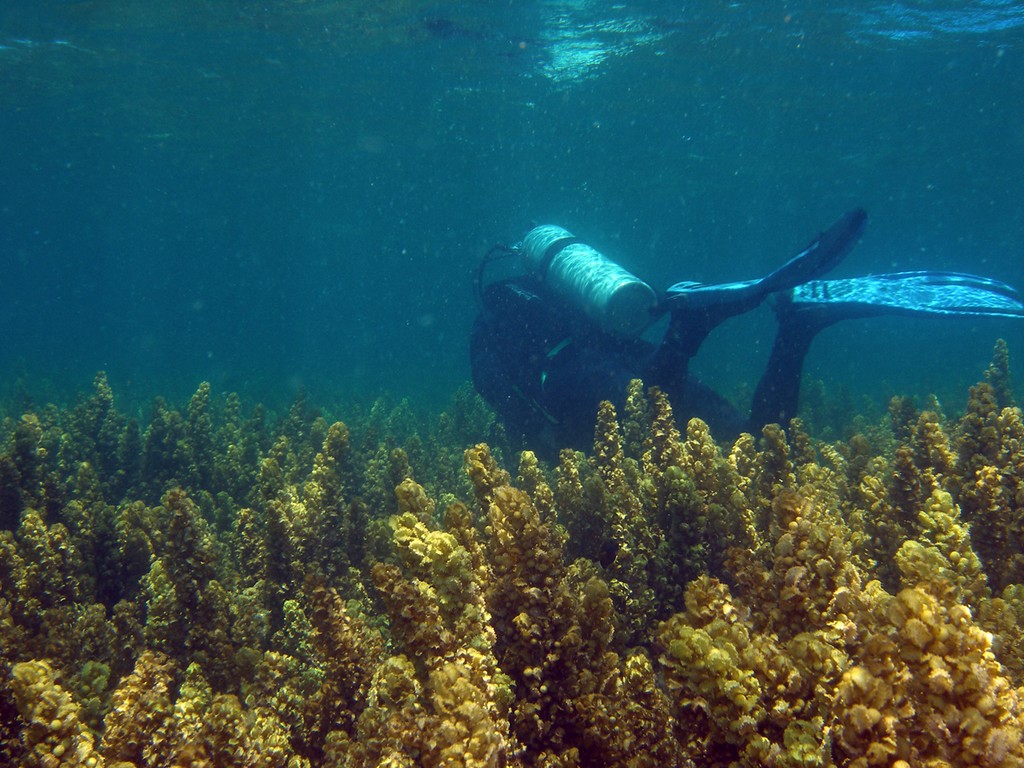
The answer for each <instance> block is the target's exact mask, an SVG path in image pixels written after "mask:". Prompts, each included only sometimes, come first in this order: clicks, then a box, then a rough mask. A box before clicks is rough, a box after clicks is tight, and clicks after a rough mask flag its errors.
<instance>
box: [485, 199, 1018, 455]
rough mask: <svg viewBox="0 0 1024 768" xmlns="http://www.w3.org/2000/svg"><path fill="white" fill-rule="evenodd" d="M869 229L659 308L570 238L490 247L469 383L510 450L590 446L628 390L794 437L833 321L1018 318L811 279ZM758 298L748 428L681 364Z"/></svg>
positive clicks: (1007, 306) (938, 285)
mask: <svg viewBox="0 0 1024 768" xmlns="http://www.w3.org/2000/svg"><path fill="white" fill-rule="evenodd" d="M866 222H867V214H866V213H865V212H864V211H863V210H860V209H857V210H853V211H851V212H849V213H847V214H846V215H844V216H842V217H841V218H840V219H839V220H838V221H837V222H835V223H834V224H833V225H832V226H831V227H829V228H828V229H827V230H826V231H825V232H823V233H822V234H820V235H818V237H816V238H814V240H812V241H811V243H810V245H808V246H807V247H806V248H804V249H803V250H802V251H800V252H799V253H798V254H796V255H795V256H794V257H793V258H791V259H790V260H789V261H787V262H786V263H785V264H783V265H782V266H781V267H779V268H778V269H776V270H775V271H773V272H771V273H770V274H768V275H767V276H765V277H762V278H760V279H758V280H748V281H744V282H736V283H722V284H713V285H709V284H704V283H697V282H681V283H676V284H675V285H673V286H671V287H670V288H668V289H667V290H666V291H665V293H664V295H663V296H661V297H660V298H659V297H658V296H657V295H656V294H655V292H654V290H653V289H652V288H651V287H650V286H649V285H647V283H645V282H643V281H642V280H640V279H639V278H637V277H635V276H634V275H632V274H630V273H629V272H627V271H626V270H625V269H623V268H622V267H620V266H619V265H617V264H616V263H614V262H613V261H611V260H610V259H608V258H607V257H605V256H604V255H603V254H601V253H600V252H598V251H597V250H595V249H594V248H592V247H591V246H589V245H587V244H586V243H583V242H581V241H580V240H579V239H578V238H576V237H575V236H573V235H572V234H571V233H570V232H568V231H566V230H564V229H562V228H561V227H557V226H552V225H543V226H539V227H535V228H534V229H532V230H531V231H530V232H529V233H528V234H527V235H526V237H525V238H524V239H523V241H522V242H521V243H518V244H516V245H514V246H511V247H509V246H495V247H494V248H492V249H491V250H490V251H488V253H487V254H486V255H485V256H484V258H483V260H482V261H481V263H480V266H479V268H478V270H477V273H476V277H475V281H474V282H475V286H474V287H475V290H476V294H477V299H478V302H479V305H480V312H479V315H478V316H477V318H476V321H475V323H474V326H473V331H472V337H471V339H470V358H471V364H472V373H473V383H474V385H475V387H476V389H477V391H478V392H479V393H480V394H481V395H482V396H483V398H484V399H485V400H486V401H487V402H488V403H489V404H490V405H491V407H493V408H494V409H495V411H497V412H498V414H499V415H500V416H501V417H502V419H503V420H504V422H505V426H506V428H507V430H508V433H509V436H510V437H511V438H512V440H513V441H520V440H521V441H522V442H523V444H525V445H527V446H529V447H530V448H531V449H534V450H537V451H538V452H539V453H542V454H546V455H554V453H555V452H556V451H557V450H558V449H560V448H566V447H572V448H580V449H583V448H587V447H589V446H590V445H591V444H592V442H593V429H594V422H595V416H596V413H597V408H598V405H599V404H600V402H601V401H602V400H609V399H610V400H616V399H621V398H622V396H623V395H624V394H625V391H626V387H627V385H628V383H629V381H630V379H633V378H640V379H642V380H643V381H644V384H645V385H647V386H657V387H659V388H660V389H662V390H663V391H664V392H665V393H666V394H667V395H668V397H669V400H670V402H671V403H672V407H673V409H674V410H675V413H676V415H677V418H678V419H679V420H680V421H681V422H683V423H685V421H687V420H688V419H689V418H691V417H693V416H697V417H699V418H701V419H703V420H704V421H705V422H707V423H708V425H709V426H710V427H711V429H712V431H713V433H714V434H715V435H716V436H718V437H719V438H724V437H735V436H737V435H739V433H740V432H744V431H746V432H752V433H755V434H756V433H757V432H758V431H759V430H760V428H761V427H763V426H764V425H765V424H768V423H771V422H777V423H780V424H782V425H784V426H785V425H788V423H789V420H790V419H791V418H792V417H793V416H795V415H796V412H797V402H798V398H799V393H800V377H801V372H802V369H803V362H804V358H805V357H806V355H807V352H808V350H809V349H810V346H811V342H812V341H813V340H814V338H815V336H816V335H817V334H818V333H819V332H820V331H821V330H822V329H824V328H826V327H828V326H830V325H832V324H833V323H835V322H838V321H840V320H844V319H850V318H859V317H872V316H877V315H883V314H911V315H939V316H984V317H1024V303H1022V301H1021V297H1020V296H1019V295H1018V293H1017V292H1016V291H1015V290H1014V289H1013V288H1012V287H1010V286H1009V285H1006V284H1004V283H1001V282H999V281H996V280H991V279H989V278H985V277H978V276H976V275H968V274H961V273H957V272H937V271H920V272H897V273H891V274H880V275H871V276H867V277H855V278H848V279H842V280H822V279H819V278H821V277H822V276H823V275H825V274H826V273H827V272H829V271H830V270H831V269H833V268H834V267H835V266H836V265H838V264H839V263H840V262H841V261H842V260H843V258H844V257H845V256H846V254H847V253H849V252H850V250H851V249H852V248H853V246H854V245H856V243H857V241H858V240H859V239H860V236H861V233H862V232H863V230H864V226H865V224H866ZM506 257H512V258H514V259H515V264H516V270H514V272H515V274H513V276H511V277H504V278H501V279H498V280H494V281H491V282H488V280H487V279H486V278H487V275H486V271H487V269H488V267H490V266H491V265H492V264H494V262H495V261H496V260H498V259H502V258H506ZM766 299H767V300H770V301H771V303H772V306H773V308H774V310H775V316H776V319H777V322H778V329H777V331H776V335H775V340H774V342H773V345H772V350H771V353H770V355H769V358H768V363H767V365H766V367H765V371H764V373H763V374H762V376H761V379H760V381H759V382H758V384H757V387H756V389H755V391H754V396H753V402H752V404H751V408H750V413H749V415H748V416H746V417H744V416H743V415H742V414H740V413H739V412H738V411H737V409H736V408H735V407H734V406H733V405H732V404H731V403H729V401H727V400H726V399H725V398H724V397H722V396H721V395H719V394H718V393H716V392H715V391H714V390H712V389H711V388H709V387H708V386H706V385H705V384H703V383H702V382H700V381H698V380H697V379H696V378H695V377H694V376H693V375H692V374H691V373H690V372H689V370H688V369H689V363H690V361H691V360H692V359H693V357H694V356H695V355H696V354H697V352H698V350H699V349H700V347H701V344H703V342H704V340H705V339H706V338H707V337H708V335H709V334H710V333H711V332H712V331H713V330H714V329H715V328H716V327H718V326H719V325H720V324H721V323H723V322H724V321H725V320H727V319H729V318H730V317H734V316H736V315H739V314H742V313H745V312H748V311H750V310H752V309H754V308H755V307H757V306H758V305H760V304H761V303H762V302H764V301H765V300H766ZM666 314H667V315H668V325H667V329H666V330H665V333H664V336H663V337H662V338H661V341H660V343H654V342H651V341H648V340H647V339H645V338H644V337H643V335H642V334H643V332H644V331H645V330H646V329H648V328H649V327H650V326H651V325H652V324H653V323H655V321H657V320H658V319H659V318H662V317H664V316H665V315H666ZM648 335H649V334H648Z"/></svg>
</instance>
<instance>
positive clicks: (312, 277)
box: [0, 0, 1024, 407]
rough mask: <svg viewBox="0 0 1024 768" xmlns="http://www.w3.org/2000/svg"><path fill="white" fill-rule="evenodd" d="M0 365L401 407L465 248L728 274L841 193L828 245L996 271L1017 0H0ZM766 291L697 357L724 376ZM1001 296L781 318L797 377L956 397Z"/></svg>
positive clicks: (445, 318) (883, 264)
mask: <svg viewBox="0 0 1024 768" xmlns="http://www.w3.org/2000/svg"><path fill="white" fill-rule="evenodd" d="M0 180H2V187H0V264H2V267H3V269H2V274H0V323H2V345H0V392H11V391H13V390H15V389H17V390H19V391H21V390H23V389H27V390H28V391H30V392H31V391H40V392H43V393H44V394H45V395H49V394H51V393H60V392H77V391H82V390H85V389H86V388H87V387H88V386H89V383H90V382H91V380H92V376H93V374H94V373H95V372H96V371H98V370H100V369H103V370H106V371H107V372H108V374H109V376H110V379H111V382H112V383H113V385H114V388H115V391H117V392H118V393H119V396H121V397H123V398H127V399H133V398H137V399H138V400H140V401H143V400H145V399H146V398H149V397H151V396H153V395H155V394H158V393H159V394H164V395H167V396H169V397H171V398H176V399H179V400H180V399H182V398H184V397H186V396H187V395H188V394H189V393H191V392H192V391H193V390H194V389H195V387H196V385H197V384H198V383H199V382H200V381H203V380H208V381H210V382H211V383H212V384H213V386H214V388H215V389H216V390H218V391H225V390H237V391H240V392H242V393H244V394H247V395H250V396H252V397H258V398H261V399H267V400H270V401H287V400H288V399H290V398H291V397H293V396H294V394H295V392H296V391H297V390H299V389H300V388H302V389H305V390H307V391H308V392H309V393H310V394H311V396H313V397H359V398H369V397H374V396H376V395H377V394H379V393H381V392H388V393H390V394H392V395H395V396H408V397H410V398H411V399H413V400H414V401H415V402H417V403H421V404H424V405H427V406H431V407H433V406H435V405H438V404H441V403H444V402H446V401H447V399H448V397H449V396H450V394H451V392H452V391H453V390H454V389H455V388H456V387H457V386H458V385H459V384H460V383H462V382H464V381H465V380H466V379H467V378H468V376H469V365H468V333H469V329H470V326H471V323H472V319H473V316H474V314H475V311H476V309H475V306H474V303H473V297H472V293H471V289H470V280H471V274H472V271H473V269H474V268H475V266H476V264H477V262H478V260H479V258H480V257H481V255H482V254H483V252H484V251H485V250H486V249H487V248H488V246H490V245H491V244H493V243H496V242H512V241H515V240H517V239H519V238H520V237H521V236H522V235H523V233H524V232H525V231H526V230H527V229H529V228H530V227H531V226H532V225H533V224H535V223H540V222H547V223H557V224H561V225H562V226H565V227H567V228H569V229H571V230H572V231H574V232H575V233H576V234H578V235H580V236H581V237H583V238H585V239H586V240H588V241H589V242H591V243H592V244H594V245H595V246H597V247H599V248H601V249H602V250H604V251H605V252H606V253H607V254H609V255H610V256H612V257H613V258H615V259H616V260H618V261H620V262H621V263H623V264H624V265H626V266H628V267H629V268H631V269H632V270H633V271H635V272H636V273H638V274H640V275H642V276H643V277H644V278H646V279H647V280H649V281H650V282H651V283H652V284H653V285H655V286H656V287H658V288H664V287H666V286H668V285H669V284H671V283H673V282H676V281H679V280H701V281H724V280H734V279H741V278H750V277H756V276H758V275H760V274H763V273H764V272H766V271H767V270H769V269H771V268H772V267H773V266H775V265H777V264H778V263H781V261H783V260H784V259H785V258H787V257H788V256H790V255H791V254H792V253H793V252H795V251H796V250H797V249H799V248H801V247H802V246H803V245H805V244H806V243H807V241H808V240H809V239H810V238H811V237H812V236H813V235H814V234H815V233H817V232H818V231H820V230H821V229H822V228H824V227H825V226H827V225H828V224H829V223H830V222H831V221H832V220H833V219H835V218H836V217H837V216H839V215H840V214H841V213H842V212H844V211H845V210H847V209H849V208H851V207H853V206H856V205H861V206H864V207H865V208H866V209H867V210H868V212H869V214H870V217H871V218H870V224H869V229H868V233H867V235H866V237H865V239H864V240H863V242H862V243H861V245H860V246H859V247H858V248H857V249H856V250H855V251H854V252H853V254H851V256H850V257H849V258H848V259H847V261H846V262H845V263H844V264H843V265H842V266H841V267H840V268H839V269H838V270H837V271H836V273H835V276H851V275H857V274H867V273H871V272H885V271H895V270H910V269H925V268H941V269H953V270H960V271H973V272H978V273H982V274H986V275H989V276H992V277H996V278H999V279H1002V280H1006V281H1009V282H1011V283H1013V284H1015V285H1016V286H1018V287H1022V288H1024V218H1022V213H1021V203H1022V202H1024V9H1022V7H1021V5H1020V4H1019V3H1010V2H977V1H976V2H958V3H939V2H921V1H920V0H917V1H915V2H906V3H874V2H850V3H832V2H810V1H809V0H802V1H801V2H793V3H745V2H732V3H723V2H702V3H685V4H684V3H679V2H675V3H668V2H660V1H659V2H653V1H652V2H640V3H622V4H613V3H598V2H583V1H580V2H544V1H537V2H477V3H447V4H444V3H419V2H411V1H408V2H386V1H385V2H326V1H320V0H306V1H305V2H301V1H299V0H293V1H290V2H283V1H281V0H267V1H266V2H230V1H224V2H198V1H193V2H181V1H180V0H172V1H171V2H159V3H157V2H141V1H138V0H121V1H117V2H107V1H104V0H88V1H82V2H54V1H53V0H31V1H29V0H7V2H4V3H3V4H2V6H0ZM771 328H772V321H771V315H770V313H769V311H768V310H767V309H761V310H759V311H758V312H756V313H753V314H752V315H751V316H750V317H746V318H743V319H740V320H736V321H733V322H731V323H729V324H728V325H726V326H725V327H723V328H722V329H720V330H719V331H718V333H717V334H716V336H715V337H714V338H713V339H712V340H711V341H710V342H709V344H708V346H707V347H706V349H705V351H704V353H703V354H702V357H701V360H700V361H699V371H700V373H701V374H702V375H704V376H705V377H706V378H707V379H708V380H709V381H710V382H712V383H715V384H716V385H718V386H719V387H721V388H722V389H723V390H724V391H726V392H730V393H733V392H735V393H740V392H742V391H743V390H744V388H745V387H749V386H750V383H751V382H753V381H755V380H756V377H757V375H758V373H759V369H760V365H761V364H762V363H763V361H764V358H765V356H766V354H767V348H768V345H769V344H770V340H771ZM1022 331H1024V328H1022V324H1021V323H1015V322H1013V321H987V320H986V321H977V320H955V321H953V320H916V319H915V320H907V319H894V318H888V319H881V320H871V321H864V322H858V323H848V324H846V325H843V326H839V327H836V328H833V329H830V330H828V331H826V332H825V333H824V334H823V335H822V336H821V337H820V338H819V339H818V341H817V342H816V345H815V347H814V349H813V352H812V355H811V358H810V360H809V361H808V374H809V375H810V376H812V377H816V378H821V379H824V380H825V382H826V385H827V386H828V387H829V388H830V389H834V390H839V389H846V390H849V391H850V392H852V393H854V394H867V395H870V396H872V397H877V398H881V397H885V396H887V395H889V394H892V393H896V392H906V393H911V394H921V393H926V392H937V393H938V394H939V395H940V397H942V398H953V399H955V400H957V401H959V402H955V403H954V404H953V405H954V407H956V406H958V405H960V403H961V402H962V401H963V399H964V398H965V397H966V389H965V387H966V386H967V384H969V383H970V382H973V381H975V380H977V378H978V376H979V374H980V371H981V370H982V369H983V368H984V367H985V365H986V364H987V362H988V360H989V358H990V356H991V350H992V343H993V341H994V340H995V339H996V338H997V337H1000V336H1002V337H1004V338H1006V339H1007V340H1008V341H1009V342H1010V350H1011V355H1015V358H1014V360H1015V362H1014V369H1015V373H1016V375H1017V377H1018V379H1017V380H1018V381H1021V380H1022V378H1021V376H1022V374H1021V371H1022V368H1021V362H1022V359H1024V348H1022V347H1024V345H1022V344H1021V342H1022V341H1024V332H1022Z"/></svg>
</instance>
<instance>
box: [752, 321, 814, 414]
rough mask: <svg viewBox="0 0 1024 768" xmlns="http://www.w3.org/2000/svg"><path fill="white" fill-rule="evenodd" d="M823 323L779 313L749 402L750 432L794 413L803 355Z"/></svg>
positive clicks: (798, 399) (805, 354)
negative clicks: (759, 375) (765, 361)
mask: <svg viewBox="0 0 1024 768" xmlns="http://www.w3.org/2000/svg"><path fill="white" fill-rule="evenodd" d="M826 325H830V323H821V322H815V321H814V320H812V319H810V318H800V317H797V316H795V315H793V314H792V313H790V314H788V315H787V314H785V313H780V315H779V327H778V330H777V331H776V333H775V342H774V343H773V344H772V351H771V355H770V356H769V357H768V364H767V365H766V366H765V370H764V373H763V374H762V375H761V380H760V381H759V382H758V383H757V389H755V390H754V399H753V401H752V402H751V405H750V420H749V429H750V431H751V432H752V433H754V434H756V433H758V432H760V430H761V428H762V427H763V426H764V425H765V424H772V423H777V424H782V425H783V426H786V425H788V424H789V421H790V419H792V418H793V417H794V416H796V412H797V406H798V405H799V402H800V380H801V377H802V375H803V367H804V359H805V358H806V357H807V353H808V351H809V350H810V348H811V342H812V341H814V337H815V336H817V335H818V332H819V331H820V330H821V329H822V328H824V327H825V326H826Z"/></svg>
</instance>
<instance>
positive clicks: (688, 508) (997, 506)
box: [0, 343, 1024, 768]
mask: <svg viewBox="0 0 1024 768" xmlns="http://www.w3.org/2000/svg"><path fill="white" fill-rule="evenodd" d="M409 424H410V421H409V418H408V414H407V413H406V412H404V411H403V409H401V408H399V409H395V410H390V411H387V410H385V409H382V408H373V409H370V410H368V411H367V412H365V413H357V414H356V415H355V418H353V419H351V420H350V425H349V426H346V425H345V424H342V423H340V422H335V423H329V422H328V421H327V420H326V419H324V418H323V417H321V416H319V415H317V414H316V413H315V412H313V411H311V410H310V409H309V408H308V406H307V405H306V404H305V403H303V402H302V401H298V402H297V403H296V405H295V407H293V408H292V410H291V412H289V413H288V414H287V415H286V416H284V417H282V418H280V419H277V420H271V419H269V418H268V417H267V416H266V414H265V413H263V411H262V410H261V409H259V408H256V409H254V410H253V411H252V412H251V413H250V414H249V415H248V416H243V414H242V408H241V406H240V405H239V402H238V399H237V398H234V397H230V396H229V397H226V398H223V400H221V401H220V402H219V404H217V405H214V404H212V400H211V393H210V389H209V387H208V386H207V385H203V386H201V387H200V388H199V390H198V391H197V392H196V394H195V395H194V397H193V398H192V400H191V401H190V402H189V404H188V406H187V409H185V412H184V413H179V412H178V411H176V410H174V409H172V408H169V407H168V406H167V405H166V404H165V403H163V402H161V401H158V402H157V403H156V404H155V405H154V407H153V410H152V412H151V414H150V416H149V418H148V419H147V420H146V421H145V423H143V424H140V423H139V421H138V420H136V419H132V418H128V417H127V416H126V415H124V414H122V413H119V412H118V410H117V409H116V408H115V406H114V398H113V394H112V392H111V390H110V388H109V386H108V384H107V382H106V379H105V378H104V377H103V376H102V375H101V376H99V377H97V380H96V382H95V386H94V389H93V392H92V394H91V396H89V397H87V398H82V399H81V400H80V401H79V403H78V404H77V405H75V406H74V407H72V408H68V409H58V408H56V407H54V406H47V407H45V408H40V409H37V410H34V411H29V412H25V413H23V414H21V415H19V416H18V417H11V418H7V419H6V420H5V421H4V423H3V436H2V443H0V765H5V766H6V765H25V766H43V767H45V768H55V767H56V766H77V765H91V766H99V765H107V766H131V765H133V766H153V767H157V766H161V767H162V766H254V767H255V766H259V767H266V768H276V767H279V766H281V767H283V766H296V767H297V766H352V767H353V768H358V767H361V766H377V765H382V766H544V767H545V768H555V767H556V766H576V765H579V766H674V765H694V766H727V765H746V766H755V765H769V766H828V765H842V766H925V765H927V766H947V765H948V766H1017V765H1021V764H1022V763H1024V745H1022V732H1024V704H1022V697H1024V688H1022V687H1021V686H1022V684H1024V553H1022V550H1024V547H1022V544H1024V530H1022V526H1024V423H1022V417H1021V410H1020V409H1019V408H1016V407H1014V405H1013V400H1012V392H1011V389H1010V384H1009V377H1008V360H1007V350H1006V346H1005V344H1002V343H1001V344H999V345H998V346H997V348H996V355H995V358H994V360H993V363H992V365H991V367H990V368H989V369H988V371H986V375H985V381H983V382H982V383H979V384H978V385H976V386H975V387H973V388H972V389H971V391H970V397H969V400H968V402H967V405H966V410H965V412H964V413H963V415H962V416H960V417H959V418H956V419H955V420H954V419H948V418H947V417H946V416H944V415H943V414H942V413H938V412H935V411H930V410H924V411H920V412H919V411H918V410H917V409H916V407H915V406H914V405H913V403H911V402H910V401H909V400H906V399H895V400H893V402H892V403H891V404H890V408H889V414H888V417H887V418H886V420H885V422H884V423H879V424H875V425H870V426H863V425H862V429H861V430H860V431H859V432H857V433H851V434H850V436H849V437H848V438H847V439H845V440H842V441H838V442H831V443H826V442H822V441H819V440H814V439H812V438H811V437H809V436H808V435H807V434H806V432H805V431H804V429H803V428H802V427H801V425H800V423H799V422H794V423H793V424H792V425H790V428H789V431H788V435H787V433H784V432H783V431H782V430H781V429H780V428H778V427H768V428H766V429H765V430H764V433H763V435H761V436H760V437H756V438H755V437H751V436H743V437H742V438H740V439H739V440H738V441H737V442H736V443H735V444H734V445H732V446H731V447H728V448H726V449H724V450H723V449H722V448H721V447H720V446H718V445H716V443H715V442H714V440H713V439H712V435H710V434H709V433H708V430H707V428H706V427H705V426H704V425H703V424H702V423H701V422H699V421H696V420H694V421H691V422H690V423H689V424H688V425H686V427H685V432H684V433H683V434H680V432H679V431H677V427H676V425H675V424H674V423H673V419H672V413H671V410H670V408H669V404H668V403H667V402H666V400H665V398H664V397H663V396H661V395H660V394H659V393H658V392H656V391H652V392H649V393H646V394H645V393H644V392H643V390H642V388H641V387H640V385H639V383H638V382H637V383H634V385H633V386H632V387H631V389H630V391H629V394H628V400H627V403H626V406H625V408H624V409H623V412H622V413H621V414H616V413H615V412H614V411H613V409H612V408H611V406H607V407H604V408H602V410H601V412H600V414H599V416H598V422H597V427H596V430H595V445H594V450H593V453H592V455H590V456H589V457H587V456H584V455H583V454H579V453H574V452H571V451H563V452H562V454H561V457H560V460H559V462H558V463H557V466H555V467H554V468H553V469H551V470H548V469H547V468H545V467H544V466H542V465H541V464H540V463H539V462H538V461H537V460H536V459H535V457H534V456H533V455H532V454H530V453H525V454H523V455H522V457H521V458H520V459H519V462H518V467H517V469H516V470H515V477H510V475H509V473H508V472H506V471H505V470H504V469H503V468H502V466H501V462H500V461H499V460H497V457H498V456H499V452H498V451H493V452H492V450H491V449H489V448H488V447H487V446H486V445H484V444H478V445H475V446H474V447H470V448H469V449H468V450H465V452H464V453H463V451H464V449H465V448H466V445H467V436H468V435H471V434H482V433H484V432H487V431H490V432H491V434H492V435H493V436H494V438H495V440H498V441H500V439H501V438H500V430H497V429H496V428H495V427H494V424H493V421H492V420H491V417H490V415H489V413H488V412H487V411H486V409H484V408H482V407H481V405H480V403H479V401H477V400H476V399H475V398H474V397H473V396H472V395H470V394H469V393H468V392H463V393H461V395H460V396H459V397H457V398H456V400H455V402H454V404H453V406H452V408H451V409H450V410H449V412H448V413H446V414H445V415H444V416H443V417H442V418H441V420H440V421H439V422H438V423H436V424H435V425H433V427H431V428H430V429H426V430H423V431H422V433H420V432H417V431H414V430H412V429H410V427H409ZM500 453H501V454H502V455H504V456H510V455H511V453H510V452H509V451H508V450H507V448H505V449H502V451H501V452H500Z"/></svg>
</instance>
